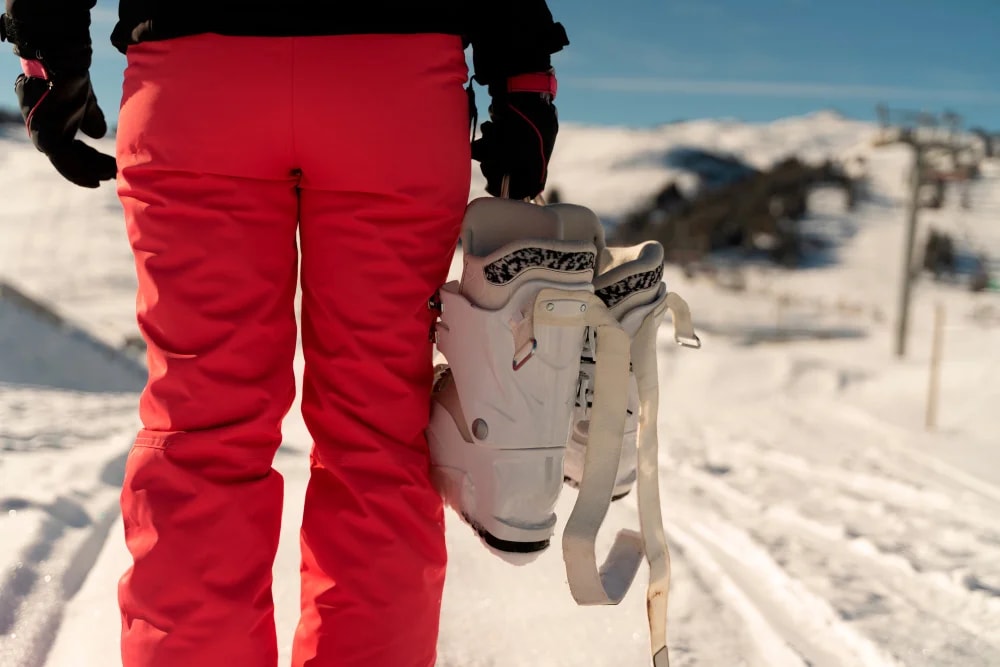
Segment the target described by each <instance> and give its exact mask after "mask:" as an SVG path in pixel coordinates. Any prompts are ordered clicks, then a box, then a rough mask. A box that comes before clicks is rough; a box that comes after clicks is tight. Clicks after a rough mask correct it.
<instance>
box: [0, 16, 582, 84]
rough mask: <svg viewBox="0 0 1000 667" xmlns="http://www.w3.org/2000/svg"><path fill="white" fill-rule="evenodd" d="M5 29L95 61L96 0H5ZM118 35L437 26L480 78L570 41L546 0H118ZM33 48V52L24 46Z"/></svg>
mask: <svg viewBox="0 0 1000 667" xmlns="http://www.w3.org/2000/svg"><path fill="white" fill-rule="evenodd" d="M6 2H7V17H8V18H7V19H6V20H5V26H6V32H7V33H8V34H7V37H8V39H9V41H12V42H14V43H15V44H16V45H20V46H21V48H20V51H19V52H20V55H22V56H24V57H29V58H37V57H38V56H39V55H42V56H43V59H46V60H49V61H50V62H52V61H58V62H59V63H60V64H61V65H62V66H63V67H64V68H65V67H69V68H72V69H75V68H77V67H83V68H86V67H89V65H90V38H89V31H90V10H91V8H93V7H94V4H95V2H96V0H6ZM118 13H119V21H118V24H117V25H116V26H115V28H114V31H113V32H112V35H111V41H112V43H113V44H114V45H115V47H117V48H118V49H119V50H120V51H122V52H123V53H124V52H125V51H126V50H127V48H128V46H129V45H130V44H136V43H138V42H142V41H149V40H159V39H169V38H171V37H181V36H185V35H194V34H198V33H205V32H212V33H219V34H223V35H248V36H251V35H252V36H302V35H343V34H360V33H425V32H436V33H445V34H453V35H459V36H461V37H462V38H463V39H464V41H465V43H466V44H467V45H468V44H471V45H472V53H473V66H474V69H475V77H476V80H477V81H479V82H480V83H489V82H491V81H496V80H498V79H501V78H503V77H506V76H510V75H512V74H520V73H523V72H536V71H544V70H546V69H548V68H549V67H550V58H549V56H550V54H552V53H555V52H556V51H559V50H560V49H561V48H562V47H563V46H565V45H566V44H568V40H567V39H566V33H565V31H564V30H563V28H562V26H561V25H560V24H558V23H555V22H554V21H553V19H552V14H551V12H550V11H549V8H548V6H547V5H546V3H545V0H502V1H501V2H492V3H485V2H476V1H473V0H423V1H422V2H417V1H410V2H406V1H404V0H395V1H393V0H276V1H275V0H120V4H119V10H118ZM25 50H27V51H28V53H24V52H23V51H25Z"/></svg>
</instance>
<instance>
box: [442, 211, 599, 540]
mask: <svg viewBox="0 0 1000 667" xmlns="http://www.w3.org/2000/svg"><path fill="white" fill-rule="evenodd" d="M552 208H553V207H543V206H536V205H533V204H529V203H525V202H519V201H512V200H506V199H491V198H483V199H477V200H475V201H473V202H472V203H471V204H470V205H469V207H468V209H467V211H466V217H465V220H464V223H463V232H462V247H463V251H464V266H463V271H462V277H461V280H460V281H452V282H449V283H447V284H445V285H444V286H443V287H442V288H441V289H440V291H439V299H438V301H437V304H436V305H439V307H440V310H441V313H440V318H439V321H438V322H437V324H436V327H435V334H434V335H435V341H436V343H437V346H438V349H439V351H440V352H441V353H442V354H443V355H444V356H445V358H446V359H447V361H448V363H447V365H443V366H439V367H438V368H437V369H436V373H435V385H434V393H433V400H432V410H431V418H430V425H429V427H428V431H427V438H428V443H429V446H430V454H431V463H432V469H431V471H432V477H433V479H434V482H435V485H436V486H437V488H438V490H439V491H440V492H441V494H442V496H443V498H444V500H445V502H446V503H447V504H448V505H450V506H451V507H452V508H453V509H454V510H455V511H456V513H458V514H459V515H460V516H461V517H462V518H463V519H464V520H465V521H466V522H468V523H469V524H470V525H471V526H472V527H473V528H474V529H475V530H476V532H477V533H478V534H479V535H480V537H481V538H482V539H483V541H484V542H485V543H486V544H487V545H488V546H490V547H492V548H493V549H495V550H498V551H500V552H506V553H533V552H539V551H541V550H543V549H545V548H546V547H547V546H548V545H549V540H550V538H551V536H552V534H553V532H554V527H555V523H556V517H555V513H554V508H555V504H556V500H557V499H558V496H559V493H560V490H561V487H562V485H563V459H564V453H565V450H566V441H567V434H568V432H569V429H570V419H571V415H572V412H573V405H574V400H575V394H576V387H577V382H578V376H579V372H580V352H579V351H580V349H581V348H582V347H583V344H584V331H585V329H586V324H585V316H586V310H587V304H588V303H593V300H594V297H593V284H592V281H593V277H594V269H595V267H596V263H597V255H598V251H599V246H603V241H604V235H603V230H602V229H601V227H600V223H599V222H598V221H597V218H596V216H594V215H593V214H592V213H591V214H590V215H589V216H586V215H577V216H572V215H563V216H560V215H557V214H556V213H555V212H554V211H553V210H551V209H552ZM566 208H567V210H569V209H573V208H574V207H572V206H568V207H566ZM583 210H584V211H586V209H583ZM588 213H589V211H588Z"/></svg>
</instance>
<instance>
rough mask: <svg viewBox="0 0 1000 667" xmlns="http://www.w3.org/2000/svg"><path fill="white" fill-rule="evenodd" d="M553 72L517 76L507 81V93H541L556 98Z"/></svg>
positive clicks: (556, 85)
mask: <svg viewBox="0 0 1000 667" xmlns="http://www.w3.org/2000/svg"><path fill="white" fill-rule="evenodd" d="M557 89H558V84H557V82H556V74H555V72H553V71H551V70H549V71H548V72H530V73H528V74H517V75H515V76H512V77H510V78H508V79H507V92H508V93H542V94H548V95H551V96H552V99H555V98H556V90H557Z"/></svg>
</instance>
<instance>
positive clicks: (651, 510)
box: [563, 292, 701, 667]
mask: <svg viewBox="0 0 1000 667" xmlns="http://www.w3.org/2000/svg"><path fill="white" fill-rule="evenodd" d="M588 306H589V307H588V313H587V322H588V325H589V326H590V327H591V328H592V330H594V331H596V335H595V338H596V343H597V346H598V348H597V350H595V353H596V354H595V359H596V368H595V372H594V376H595V378H594V380H595V381H594V384H595V387H594V402H593V410H592V413H591V423H590V433H589V444H588V446H587V451H586V455H585V456H586V458H585V463H584V469H583V477H582V479H581V481H580V486H579V495H578V497H577V502H576V504H575V505H574V507H573V512H572V514H571V515H570V517H569V520H568V521H567V523H566V528H565V532H564V533H563V558H564V560H565V562H566V574H567V578H568V581H569V586H570V591H571V593H572V594H573V598H574V599H575V600H576V601H577V603H578V604H581V605H609V604H618V603H619V602H621V600H622V599H623V598H624V596H625V593H627V592H628V589H629V588H630V586H631V584H632V581H633V580H634V579H635V575H636V573H637V571H638V568H639V564H640V562H641V560H642V557H643V556H645V558H646V560H647V562H648V563H649V586H648V589H647V592H646V602H647V610H648V620H649V639H650V649H651V653H652V655H653V665H654V667H668V665H669V655H668V651H667V599H668V594H669V590H670V553H669V551H668V550H667V543H666V535H665V533H664V530H663V518H662V516H661V513H660V493H659V472H658V471H659V465H658V462H657V449H658V446H659V444H658V438H657V423H656V422H657V413H658V408H659V380H658V377H657V363H656V361H657V360H656V332H657V329H658V328H659V323H660V321H661V319H662V318H663V315H664V313H665V312H666V311H667V310H670V311H671V313H672V315H673V323H674V340H675V341H677V342H678V343H679V344H681V345H684V346H685V347H694V348H697V347H700V346H701V342H700V340H699V339H698V336H697V335H696V334H695V331H694V326H693V324H692V322H691V313H690V309H689V308H688V305H687V303H686V302H685V301H684V299H682V298H681V297H680V296H679V295H677V294H675V293H672V292H670V293H667V294H665V295H664V297H663V298H662V299H660V300H659V302H658V304H657V306H656V307H655V308H653V309H652V310H651V311H649V312H648V313H647V314H646V316H645V318H644V319H643V321H642V324H641V325H640V326H639V328H638V331H637V332H636V335H635V337H634V339H633V340H632V341H631V344H630V341H629V336H628V334H627V333H626V332H625V330H624V329H623V328H622V325H621V324H620V323H619V322H618V321H617V319H615V318H614V317H613V316H612V315H611V313H610V311H609V310H608V309H607V307H606V306H605V305H604V303H603V302H601V300H600V299H599V298H598V297H596V296H595V297H594V298H593V299H592V301H591V302H590V303H589V304H588ZM630 363H631V366H632V369H633V372H634V373H635V377H636V383H637V385H638V389H639V401H640V408H639V434H638V505H639V527H640V531H641V532H640V533H636V532H635V531H631V530H623V531H620V532H619V533H618V535H617V536H616V537H615V542H614V544H613V546H612V548H611V551H610V552H609V554H608V557H607V559H606V560H605V562H604V564H603V565H602V566H601V567H600V568H598V566H597V554H596V544H595V543H596V539H597V532H598V530H599V529H600V527H601V524H602V523H603V521H604V518H605V516H606V514H607V511H608V506H609V505H610V502H611V495H612V493H613V490H614V483H615V476H616V474H617V470H618V461H619V458H620V457H621V447H622V437H621V434H622V431H623V430H624V419H625V412H626V408H627V406H626V402H627V396H628V376H629V364H630Z"/></svg>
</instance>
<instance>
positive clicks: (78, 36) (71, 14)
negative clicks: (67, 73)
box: [2, 0, 97, 70]
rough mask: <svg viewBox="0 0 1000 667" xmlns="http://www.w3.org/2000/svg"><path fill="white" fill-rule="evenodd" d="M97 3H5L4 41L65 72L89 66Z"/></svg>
mask: <svg viewBox="0 0 1000 667" xmlns="http://www.w3.org/2000/svg"><path fill="white" fill-rule="evenodd" d="M96 2H97V0H6V4H7V11H6V14H5V15H4V17H3V33H2V36H3V38H4V40H5V41H9V42H11V43H12V44H13V45H14V53H16V54H17V55H19V56H21V57H22V58H27V59H29V60H36V59H37V60H43V61H45V62H46V63H47V64H49V65H54V66H57V67H61V68H63V69H73V70H75V69H87V68H89V67H90V60H91V53H92V51H91V43H90V10H91V9H93V7H94V5H95V4H96Z"/></svg>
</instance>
